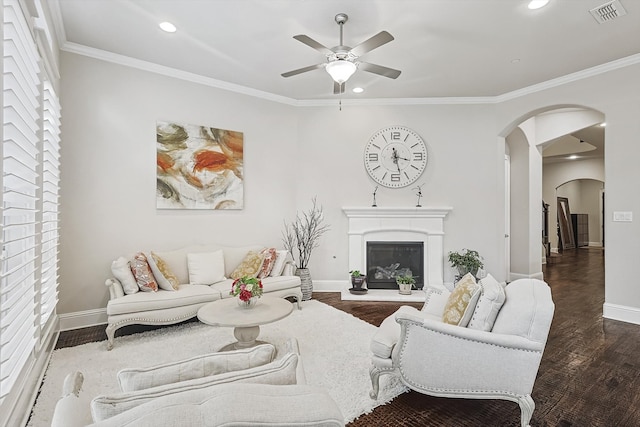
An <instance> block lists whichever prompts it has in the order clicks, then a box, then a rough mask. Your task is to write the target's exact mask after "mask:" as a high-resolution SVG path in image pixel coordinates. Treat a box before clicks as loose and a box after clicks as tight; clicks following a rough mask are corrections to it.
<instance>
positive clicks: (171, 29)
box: [158, 22, 176, 33]
mask: <svg viewBox="0 0 640 427" xmlns="http://www.w3.org/2000/svg"><path fill="white" fill-rule="evenodd" d="M158 25H159V26H160V28H161V29H162V30H163V31H166V32H167V33H175V32H176V26H175V25H173V24H172V23H171V22H161V23H159V24H158Z"/></svg>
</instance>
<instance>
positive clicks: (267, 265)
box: [258, 248, 277, 279]
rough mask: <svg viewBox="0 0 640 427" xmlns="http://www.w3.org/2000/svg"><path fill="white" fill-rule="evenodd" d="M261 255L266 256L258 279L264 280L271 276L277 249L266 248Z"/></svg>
mask: <svg viewBox="0 0 640 427" xmlns="http://www.w3.org/2000/svg"><path fill="white" fill-rule="evenodd" d="M261 254H262V255H263V256H264V259H263V260H262V267H260V271H258V278H259V279H264V278H265V277H267V276H268V275H269V274H271V270H272V269H273V266H274V265H275V262H276V255H277V253H276V248H265V249H264V250H263V251H262V252H261Z"/></svg>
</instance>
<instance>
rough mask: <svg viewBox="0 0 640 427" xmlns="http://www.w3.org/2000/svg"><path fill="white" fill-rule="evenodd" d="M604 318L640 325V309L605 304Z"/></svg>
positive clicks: (603, 307) (603, 308) (603, 309)
mask: <svg viewBox="0 0 640 427" xmlns="http://www.w3.org/2000/svg"><path fill="white" fill-rule="evenodd" d="M602 317H604V318H605V319H612V320H620V321H621V322H627V323H634V324H636V325H640V308H636V307H629V306H625V305H619V304H611V303H608V302H605V303H604V305H603V306H602Z"/></svg>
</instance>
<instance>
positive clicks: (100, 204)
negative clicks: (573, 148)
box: [59, 53, 640, 318]
mask: <svg viewBox="0 0 640 427" xmlns="http://www.w3.org/2000/svg"><path fill="white" fill-rule="evenodd" d="M62 66H63V67H62V69H63V87H62V102H63V109H64V115H65V119H64V123H63V165H62V179H63V181H62V186H63V191H62V193H61V196H62V231H61V241H62V251H61V294H60V299H61V302H60V310H59V312H61V313H70V312H74V311H81V310H89V309H99V308H103V307H104V306H105V304H106V299H107V293H106V288H104V287H102V283H103V281H104V279H105V278H106V277H107V276H108V275H109V264H110V262H111V260H112V259H113V258H115V257H116V256H118V255H121V254H130V253H133V252H134V251H136V250H140V249H151V248H158V249H170V248H173V247H176V246H180V245H183V244H189V243H194V242H196V243H197V242H202V241H216V242H220V243H222V244H230V243H238V244H244V243H253V242H260V243H263V244H279V241H280V232H281V228H282V220H283V219H286V218H288V219H290V218H291V217H292V216H293V215H294V213H295V209H296V208H298V209H306V208H307V207H308V206H309V203H310V199H311V198H312V197H313V196H314V195H317V197H318V201H319V202H320V203H322V204H323V206H324V208H325V215H326V218H327V221H328V223H329V224H330V225H331V231H330V232H329V233H327V235H326V236H325V237H323V239H322V241H321V245H320V247H319V248H318V250H317V251H316V252H314V255H313V257H312V260H311V264H310V267H311V271H312V276H313V277H314V279H316V280H334V279H344V278H345V276H346V272H347V271H348V270H349V266H348V265H347V260H346V258H347V256H346V242H347V237H346V218H345V217H343V214H342V211H341V208H342V207H344V206H368V205H370V204H371V193H372V191H373V188H374V184H373V182H372V181H370V180H369V178H368V177H367V176H366V172H365V170H364V167H363V163H362V150H363V148H364V145H365V143H366V141H367V140H368V138H369V137H370V136H371V135H372V134H373V133H374V132H375V131H376V130H378V129H380V128H383V127H385V126H389V125H396V124H401V125H406V126H408V127H410V128H413V129H414V130H415V131H417V132H418V133H419V134H420V135H421V136H422V137H423V138H424V139H425V140H426V142H427V145H428V148H429V155H430V158H429V164H428V166H427V170H426V171H425V173H424V175H423V177H422V178H421V179H420V181H419V182H420V183H423V184H424V186H423V189H422V192H423V195H424V198H423V199H422V205H424V206H430V207H438V206H451V207H452V208H453V211H452V213H451V214H450V215H449V216H448V217H447V219H446V221H445V233H446V238H445V252H446V251H449V250H455V249H461V248H464V247H470V248H473V249H477V250H479V251H480V253H481V254H482V255H483V256H484V257H485V264H486V266H487V269H488V271H489V272H490V273H492V274H494V275H495V276H496V277H497V278H498V279H499V280H504V277H503V276H504V268H503V266H504V249H503V248H504V240H503V239H504V238H503V235H504V209H503V203H504V180H503V169H504V164H503V158H504V151H505V146H504V145H505V144H504V141H503V142H502V143H500V138H496V136H497V135H498V136H499V135H507V134H508V133H510V131H511V130H512V129H513V128H514V127H515V126H516V125H517V124H518V123H521V122H522V121H523V120H524V119H526V118H527V117H531V116H533V115H536V114H538V113H540V112H542V111H544V110H548V109H552V108H557V107H562V106H567V105H582V106H584V107H587V108H592V109H595V110H597V111H600V112H602V113H603V114H604V115H605V116H606V119H607V123H608V126H607V128H606V141H607V144H606V145H605V167H606V179H603V180H602V181H605V182H606V183H607V201H606V208H607V212H611V211H613V210H625V211H632V212H633V211H635V212H636V213H637V212H639V208H640V196H637V195H635V194H633V193H631V192H629V191H628V183H629V182H638V181H639V180H640V168H637V167H635V164H634V163H633V162H634V161H635V159H636V158H637V157H638V155H639V154H640V144H638V143H637V138H638V135H640V120H638V117H640V66H638V65H632V66H628V67H626V68H624V69H620V70H614V71H610V72H608V73H606V74H601V75H597V76H593V77H590V78H587V79H584V80H581V81H577V82H573V83H568V84H565V85H562V86H557V87H553V88H549V89H547V90H544V91H540V92H535V93H531V94H526V93H525V92H526V91H523V93H521V94H520V96H518V97H514V98H505V99H499V100H497V101H496V102H495V103H490V104H464V105H463V104H451V105H429V104H425V105H394V104H393V103H390V104H387V105H377V106H376V105H344V106H343V109H342V111H339V109H338V105H337V101H336V105H335V106H330V107H297V108H296V107H291V106H285V105H281V104H278V103H274V102H270V101H265V100H260V99H256V98H250V97H247V96H245V95H241V94H236V93H230V92H225V91H223V90H217V89H213V88H208V87H204V86H201V85H198V84H193V83H188V82H185V81H181V80H177V79H173V78H169V77H163V76H159V75H156V74H153V73H149V72H143V71H140V70H132V69H128V68H126V67H123V66H117V65H113V64H108V63H106V62H102V61H98V60H93V59H88V58H84V57H80V56H76V55H74V54H68V53H66V54H63V56H62ZM620 82H624V84H620ZM157 119H169V120H175V121H185V122H189V123H198V124H201V123H202V124H210V125H212V126H216V127H222V128H228V129H235V130H240V131H243V132H245V148H246V156H245V161H246V182H245V210H243V211H236V212H202V211H200V212H184V211H179V212H166V211H156V209H155V192H154V188H155V181H154V176H155V166H154V165H153V158H154V157H155V140H154V137H153V132H154V130H155V121H156V120H157ZM505 130H506V131H505ZM541 182H542V179H541V178H540V183H541ZM540 185H541V184H540ZM414 193H415V190H412V189H411V187H409V188H405V189H397V190H388V189H380V190H379V191H378V204H379V205H381V206H413V205H415V200H416V198H415V194H414ZM540 193H542V190H540ZM536 197H537V198H539V194H538V195H537V196H536ZM637 216H638V214H636V217H637ZM606 221H607V233H608V234H607V241H608V243H609V244H610V245H608V247H607V252H606V255H605V264H606V301H607V304H609V307H610V308H612V309H614V310H617V311H616V312H615V313H614V314H613V315H615V316H618V317H620V315H630V316H631V317H633V316H634V315H635V311H634V310H637V311H638V313H640V288H637V287H634V286H633V285H632V283H633V280H632V277H631V274H632V273H631V272H630V271H629V270H628V269H627V268H626V265H627V264H628V262H629V260H630V257H631V255H630V254H634V253H638V252H639V251H638V249H640V248H638V246H640V240H638V239H629V238H628V236H629V235H638V234H639V232H640V226H639V225H638V221H635V222H631V223H620V222H616V223H614V222H612V221H611V216H610V214H608V216H607V218H606ZM539 230H540V228H539V226H538V228H537V229H536V232H537V233H538V234H539ZM452 277H453V272H452V271H451V270H450V269H449V268H445V281H446V280H451V278H452ZM621 313H622V314H621ZM605 314H606V315H611V313H607V311H606V310H605ZM638 317H639V318H640V315H639V316H638Z"/></svg>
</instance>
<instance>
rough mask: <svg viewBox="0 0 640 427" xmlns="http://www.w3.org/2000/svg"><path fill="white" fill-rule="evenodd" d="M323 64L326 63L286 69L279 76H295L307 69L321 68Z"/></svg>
mask: <svg viewBox="0 0 640 427" xmlns="http://www.w3.org/2000/svg"><path fill="white" fill-rule="evenodd" d="M325 65H326V64H325V63H322V64H316V65H309V66H308V67H304V68H298V69H297V70H292V71H287V72H286V73H282V74H281V76H282V77H291V76H295V75H297V74H302V73H306V72H307V71H312V70H317V69H318V68H322V67H324V66H325Z"/></svg>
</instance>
